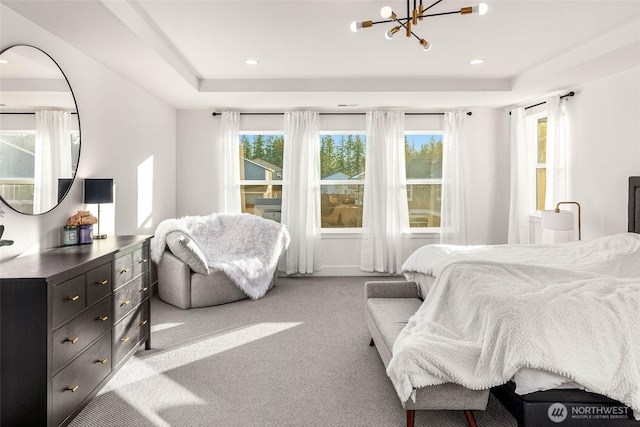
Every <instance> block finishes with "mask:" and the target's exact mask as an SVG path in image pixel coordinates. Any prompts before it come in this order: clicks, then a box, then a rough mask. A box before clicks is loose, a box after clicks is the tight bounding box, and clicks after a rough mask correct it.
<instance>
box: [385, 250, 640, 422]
mask: <svg viewBox="0 0 640 427" xmlns="http://www.w3.org/2000/svg"><path fill="white" fill-rule="evenodd" d="M639 315H640V278H638V277H636V278H621V277H615V276H606V275H601V274H596V273H591V272H584V271H571V270H567V269H555V268H549V267H542V266H534V265H523V264H506V263H498V262H485V261H461V262H457V263H453V264H449V265H447V266H445V267H443V269H442V270H441V271H440V274H439V275H438V277H437V279H436V282H435V283H434V285H433V288H432V290H431V291H430V293H429V296H428V298H427V299H426V300H425V302H424V304H423V305H422V306H421V308H420V309H419V310H418V311H417V312H416V314H415V316H413V317H412V318H411V319H410V320H409V322H408V324H407V326H406V327H405V328H404V329H403V330H402V332H401V333H400V336H399V337H398V339H397V340H396V342H395V344H394V347H393V358H392V360H391V362H390V363H389V367H388V369H387V373H388V375H389V377H390V378H391V380H392V381H393V383H394V386H395V387H396V391H397V392H398V395H399V396H400V398H401V399H402V400H407V399H409V398H410V396H411V394H412V391H413V389H414V388H419V387H424V386H428V385H436V384H442V383H446V382H454V383H458V384H461V385H463V386H465V387H467V388H470V389H486V388H489V387H492V386H496V385H499V384H503V383H505V382H506V381H508V380H509V379H510V378H512V377H513V375H514V374H515V373H516V372H517V371H518V370H519V369H520V368H534V369H540V370H544V371H546V372H551V373H555V374H558V375H560V376H563V377H566V378H568V379H570V380H571V381H574V382H577V383H579V384H582V385H584V386H585V387H586V388H587V389H589V390H591V391H593V392H596V393H599V394H602V395H605V396H608V397H610V398H612V399H615V400H618V401H620V402H622V403H624V404H626V405H628V406H630V407H631V408H633V409H634V411H638V409H640V363H639V361H638V357H640V356H638V355H640V323H639V322H638V321H637V319H638V317H639ZM568 325H571V326H570V327H567V326H568ZM613 361H615V362H613ZM636 413H637V412H636Z"/></svg>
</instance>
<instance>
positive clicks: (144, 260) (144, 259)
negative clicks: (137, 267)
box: [138, 258, 147, 264]
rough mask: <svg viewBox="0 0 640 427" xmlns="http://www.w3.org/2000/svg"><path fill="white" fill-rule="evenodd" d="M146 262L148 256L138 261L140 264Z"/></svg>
mask: <svg viewBox="0 0 640 427" xmlns="http://www.w3.org/2000/svg"><path fill="white" fill-rule="evenodd" d="M145 262H147V259H146V258H143V259H141V260H140V261H138V264H144V263H145Z"/></svg>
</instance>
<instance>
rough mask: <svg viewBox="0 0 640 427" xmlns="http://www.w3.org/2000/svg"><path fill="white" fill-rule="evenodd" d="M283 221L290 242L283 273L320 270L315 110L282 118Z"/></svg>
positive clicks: (318, 137)
mask: <svg viewBox="0 0 640 427" xmlns="http://www.w3.org/2000/svg"><path fill="white" fill-rule="evenodd" d="M284 121H285V125H284V129H285V133H284V159H283V167H282V178H283V189H282V223H283V224H284V225H286V226H287V229H288V231H289V234H290V235H291V242H290V243H289V249H288V250H287V253H286V273H287V274H297V273H301V274H306V273H313V272H314V271H317V270H320V268H321V261H322V251H321V247H320V244H321V242H320V131H319V123H318V121H319V116H318V113H314V112H311V111H296V112H291V113H285V117H284Z"/></svg>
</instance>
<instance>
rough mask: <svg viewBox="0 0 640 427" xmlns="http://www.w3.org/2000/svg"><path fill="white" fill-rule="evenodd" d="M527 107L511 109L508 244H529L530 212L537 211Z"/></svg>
mask: <svg viewBox="0 0 640 427" xmlns="http://www.w3.org/2000/svg"><path fill="white" fill-rule="evenodd" d="M527 135H528V133H527V120H526V115H525V111H524V108H516V109H514V110H511V135H510V139H509V146H510V147H509V150H510V172H511V173H510V201H509V233H508V236H507V241H508V243H529V215H530V214H531V213H532V212H535V210H536V206H535V200H536V189H535V180H534V177H535V170H534V162H535V145H534V141H529V140H528V138H527Z"/></svg>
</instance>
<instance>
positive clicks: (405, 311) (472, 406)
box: [364, 281, 489, 427]
mask: <svg viewBox="0 0 640 427" xmlns="http://www.w3.org/2000/svg"><path fill="white" fill-rule="evenodd" d="M364 288H365V313H366V322H367V327H368V328H369V333H370V334H371V343H370V345H372V346H373V345H375V346H376V349H377V350H378V353H379V354H380V358H381V359H382V362H383V363H384V366H385V367H387V366H389V362H390V361H391V357H392V355H393V353H392V352H393V343H394V342H395V341H396V339H397V338H398V335H400V331H402V329H403V328H404V326H405V325H406V324H407V321H408V320H409V318H410V317H411V316H413V314H415V312H416V311H417V310H418V308H420V305H421V304H422V300H421V299H420V298H419V297H418V286H417V285H416V283H414V282H401V281H395V282H366V283H365V285H364ZM488 399H489V390H479V391H478V390H470V389H468V388H465V387H462V386H461V385H458V384H452V383H447V384H441V385H436V386H430V387H422V388H419V389H416V390H415V401H414V400H413V399H409V400H407V401H406V402H401V403H402V407H403V408H404V409H406V411H407V427H413V424H414V419H415V411H416V410H463V411H465V415H466V417H467V422H468V423H469V426H471V427H474V426H475V420H474V418H473V413H472V412H471V411H472V410H484V409H486V407H487V401H488Z"/></svg>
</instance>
